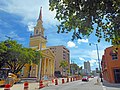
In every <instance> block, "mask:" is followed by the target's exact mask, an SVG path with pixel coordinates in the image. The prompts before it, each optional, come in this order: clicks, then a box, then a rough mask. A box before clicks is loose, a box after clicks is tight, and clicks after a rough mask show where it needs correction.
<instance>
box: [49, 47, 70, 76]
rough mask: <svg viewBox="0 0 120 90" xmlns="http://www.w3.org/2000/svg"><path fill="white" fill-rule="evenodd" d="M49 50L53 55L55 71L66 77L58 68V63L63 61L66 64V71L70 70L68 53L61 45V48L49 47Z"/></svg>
mask: <svg viewBox="0 0 120 90" xmlns="http://www.w3.org/2000/svg"><path fill="white" fill-rule="evenodd" d="M49 48H50V50H51V51H52V52H53V53H54V55H55V68H54V69H55V71H60V72H61V74H62V75H66V74H68V73H65V72H64V71H63V70H62V68H61V67H59V66H60V62H61V61H62V60H65V61H67V62H68V67H67V68H68V70H70V51H69V50H68V49H67V48H66V47H65V46H63V45H61V46H51V47H49Z"/></svg>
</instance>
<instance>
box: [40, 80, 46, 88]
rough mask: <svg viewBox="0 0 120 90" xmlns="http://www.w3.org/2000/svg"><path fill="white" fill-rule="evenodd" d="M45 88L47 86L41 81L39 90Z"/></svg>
mask: <svg viewBox="0 0 120 90" xmlns="http://www.w3.org/2000/svg"><path fill="white" fill-rule="evenodd" d="M43 87H45V86H44V85H43V81H42V80H41V81H40V84H39V89H41V88H43Z"/></svg>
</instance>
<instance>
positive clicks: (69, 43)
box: [67, 41, 77, 48]
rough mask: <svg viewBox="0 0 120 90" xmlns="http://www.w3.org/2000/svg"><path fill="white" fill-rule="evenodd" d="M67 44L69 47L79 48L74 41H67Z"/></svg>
mask: <svg viewBox="0 0 120 90" xmlns="http://www.w3.org/2000/svg"><path fill="white" fill-rule="evenodd" d="M67 46H68V47H75V48H77V46H76V45H75V43H74V42H72V41H68V42H67Z"/></svg>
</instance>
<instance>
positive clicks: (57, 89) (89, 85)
mask: <svg viewBox="0 0 120 90" xmlns="http://www.w3.org/2000/svg"><path fill="white" fill-rule="evenodd" d="M40 90H103V87H102V85H101V84H100V83H99V84H97V78H94V79H90V80H89V81H88V82H82V81H81V80H78V81H73V82H69V83H65V84H61V85H56V86H49V87H45V88H42V89H40Z"/></svg>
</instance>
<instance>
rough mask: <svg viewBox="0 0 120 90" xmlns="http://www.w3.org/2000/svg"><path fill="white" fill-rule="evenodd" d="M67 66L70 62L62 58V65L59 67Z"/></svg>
mask: <svg viewBox="0 0 120 90" xmlns="http://www.w3.org/2000/svg"><path fill="white" fill-rule="evenodd" d="M67 66H68V62H67V61H65V60H62V61H61V62H60V66H59V67H62V69H65V68H66V67H67Z"/></svg>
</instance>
